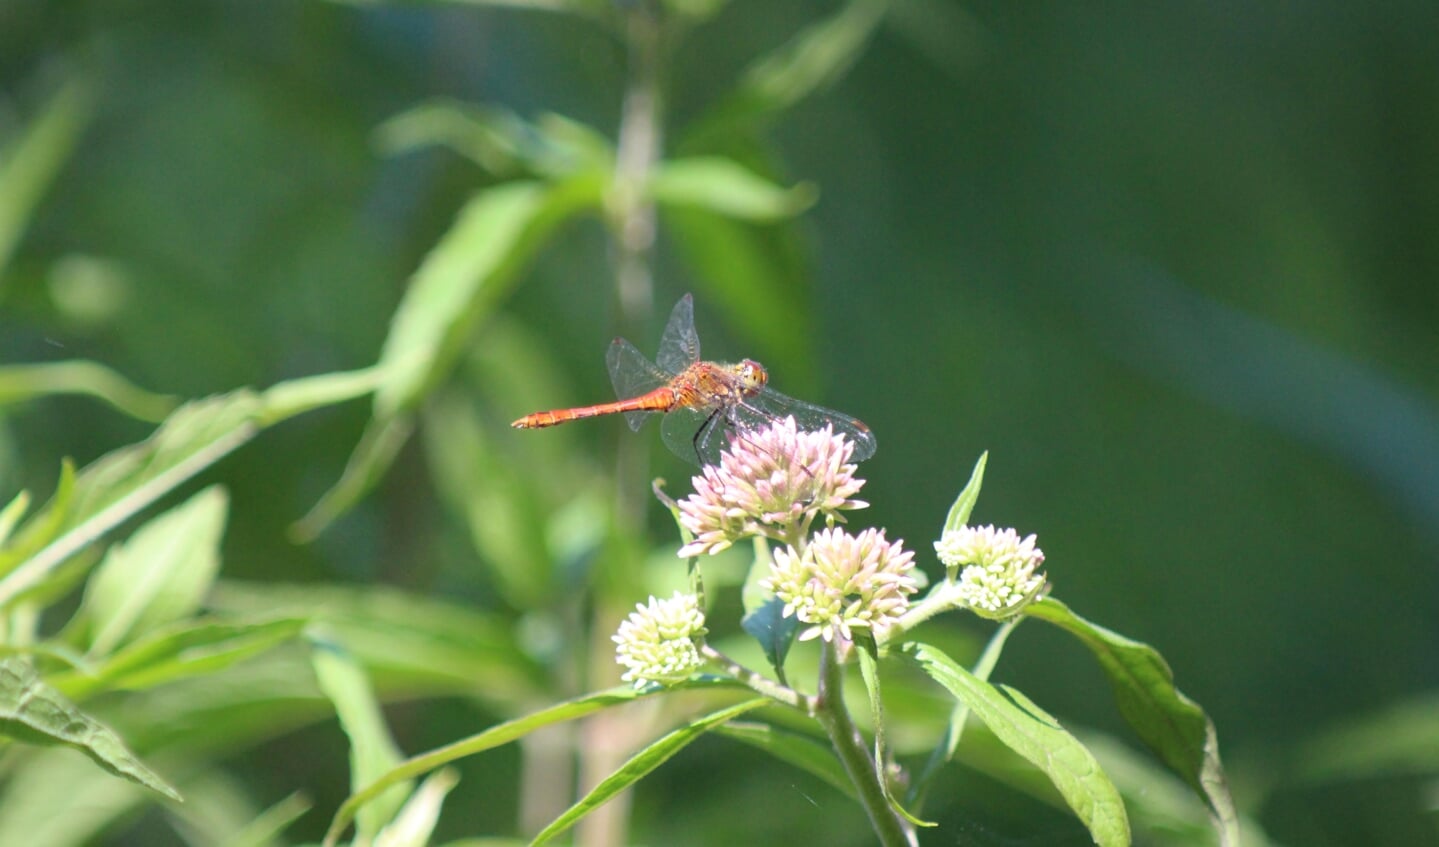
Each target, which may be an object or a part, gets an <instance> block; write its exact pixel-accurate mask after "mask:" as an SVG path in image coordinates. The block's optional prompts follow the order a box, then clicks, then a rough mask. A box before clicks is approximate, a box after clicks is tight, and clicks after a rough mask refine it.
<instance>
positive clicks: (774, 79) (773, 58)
mask: <svg viewBox="0 0 1439 847" xmlns="http://www.w3.org/2000/svg"><path fill="white" fill-rule="evenodd" d="M889 6H890V0H850V2H849V3H847V4H845V6H844V8H843V9H841V10H840V11H839V12H837V13H836V14H834V15H833V16H831V17H830V18H827V19H826V20H823V21H820V22H819V23H816V24H813V25H812V26H809V27H806V28H805V29H804V30H802V31H801V32H800V33H799V34H797V35H796V36H795V37H794V38H792V39H790V40H789V42H788V43H786V44H785V45H783V46H782V47H780V48H779V49H777V50H775V51H774V52H773V53H771V54H769V55H767V56H765V57H763V58H762V59H760V60H758V61H756V62H755V63H754V64H753V65H751V66H750V67H749V69H748V70H746V71H745V74H744V78H743V79H742V80H741V81H740V83H739V85H738V86H737V87H736V88H735V90H734V92H733V93H732V94H731V95H730V96H729V97H727V98H726V99H724V100H723V101H721V102H720V104H719V105H718V106H716V107H715V109H713V110H712V111H711V112H710V113H709V114H706V115H705V116H703V117H702V118H701V119H700V121H699V122H697V123H696V125H695V126H694V127H693V128H692V129H691V130H690V131H689V132H688V133H687V135H688V136H689V139H687V143H686V147H687V149H693V147H692V146H691V142H692V143H693V144H694V145H698V146H703V145H704V144H705V143H706V142H705V138H706V137H708V136H713V135H721V134H724V133H728V132H733V131H735V130H736V129H740V130H747V129H750V128H753V127H754V126H755V125H757V124H759V123H760V122H761V121H764V120H766V119H768V118H771V117H773V116H774V115H776V114H778V113H780V112H783V111H785V110H787V109H789V108H791V107H793V106H794V105H795V104H797V103H799V102H800V101H801V100H803V99H804V98H806V97H809V96H810V95H812V94H814V93H816V92H819V91H822V90H824V89H825V88H828V87H829V86H830V85H832V84H834V83H835V82H836V81H837V80H839V79H840V78H841V77H843V76H844V74H845V73H846V72H847V71H848V70H849V68H850V66H851V65H853V64H854V62H855V61H856V60H858V59H859V56H860V55H861V54H862V53H863V52H864V50H865V47H866V46H867V45H868V44H869V39H870V36H871V35H873V34H874V31H875V29H876V28H878V26H879V24H880V22H881V21H882V20H883V19H884V15H885V13H886V11H888V9H889Z"/></svg>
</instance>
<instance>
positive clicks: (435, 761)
mask: <svg viewBox="0 0 1439 847" xmlns="http://www.w3.org/2000/svg"><path fill="white" fill-rule="evenodd" d="M686 687H699V686H686ZM658 690H663V689H652V690H649V691H636V690H635V689H634V688H632V687H630V686H623V687H619V688H612V689H609V690H607V691H600V692H596V693H593V694H586V695H585V696H583V697H579V698H576V699H574V700H567V701H565V702H563V703H557V704H556V705H554V706H550V707H549V708H547V709H541V710H540V711H538V712H534V713H532V714H529V715H526V716H524V717H522V718H515V719H514V720H509V721H505V722H504V723H502V724H497V725H496V726H492V727H490V728H489V729H487V730H485V731H484V732H481V733H479V734H477V735H472V736H470V737H468V738H463V739H460V740H459V741H456V742H454V743H453V744H448V745H446V746H444V747H441V748H439V749H437V750H432V751H430V752H429V753H424V754H421V755H419V756H415V757H414V758H412V759H408V760H406V761H405V762H403V763H401V764H400V765H399V766H398V767H396V768H394V769H393V770H391V771H389V772H388V773H386V774H384V775H382V776H380V777H379V778H377V779H376V780H375V781H374V782H372V783H370V784H369V785H367V786H365V787H364V788H363V789H361V790H359V791H357V792H355V793H354V794H352V795H351V796H350V798H349V799H348V800H346V801H345V802H344V803H343V804H341V806H340V808H339V809H338V810H336V812H335V817H334V819H333V820H332V821H331V822H330V829H329V831H328V832H326V833H325V841H324V844H325V845H326V847H333V845H335V844H336V843H337V842H338V841H339V838H340V835H341V834H342V833H343V832H344V831H345V827H347V826H349V823H350V821H351V820H352V819H353V818H354V817H355V810H356V809H360V808H363V807H364V805H365V804H366V803H368V802H370V800H371V799H373V798H374V797H376V796H378V795H379V794H381V793H382V792H384V791H385V790H386V789H387V788H389V787H390V786H392V785H396V784H399V783H401V782H403V781H405V780H409V779H413V778H414V777H417V776H420V775H422V774H425V773H428V772H429V771H432V770H434V769H435V768H438V767H440V766H442V765H447V764H449V763H450V762H454V761H458V760H460V759H463V758H465V757H467V756H473V755H475V754H476V753H483V752H485V751H486V750H491V749H493V748H495V747H499V746H501V745H503V744H508V743H510V742H511V741H514V740H516V739H519V738H523V737H524V736H526V735H528V734H530V733H531V732H534V731H535V730H537V729H543V728H544V727H547V726H552V725H554V724H557V723H563V722H565V721H572V720H577V719H579V718H582V717H585V716H586V715H589V714H593V713H594V712H598V711H600V710H601V709H607V708H610V707H611V706H617V705H620V704H622V703H628V702H631V701H633V700H635V699H637V698H640V697H644V696H648V695H649V694H653V693H656V691H658Z"/></svg>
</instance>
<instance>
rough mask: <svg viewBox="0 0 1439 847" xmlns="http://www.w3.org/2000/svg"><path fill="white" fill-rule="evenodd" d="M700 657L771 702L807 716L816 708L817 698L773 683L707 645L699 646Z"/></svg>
mask: <svg viewBox="0 0 1439 847" xmlns="http://www.w3.org/2000/svg"><path fill="white" fill-rule="evenodd" d="M700 655H702V656H704V657H705V658H706V659H709V660H710V661H711V662H713V663H714V664H716V665H719V666H720V667H722V668H724V669H725V672H726V673H728V674H729V675H730V676H732V677H734V678H735V679H737V680H739V681H740V682H742V683H744V684H745V685H748V686H749V687H750V688H753V689H754V690H755V691H758V692H759V693H760V694H763V695H764V696H766V697H769V698H770V699H772V700H776V701H778V702H780V703H783V704H785V705H786V706H792V707H793V708H796V709H799V710H800V711H802V712H804V713H805V714H807V715H813V714H814V713H815V711H816V709H817V708H818V706H817V702H818V701H817V698H814V697H806V696H805V695H803V694H801V693H799V692H798V691H795V690H794V689H793V688H789V687H787V686H784V685H781V684H780V683H778V682H775V681H774V680H772V679H770V678H769V677H767V676H765V675H764V674H761V673H757V672H756V671H753V670H750V669H749V668H747V667H745V666H744V665H741V664H740V663H739V662H736V661H735V660H734V659H731V658H730V657H729V656H726V655H725V654H723V653H721V652H720V651H718V650H716V649H715V648H713V647H711V646H709V645H708V644H704V645H701V646H700Z"/></svg>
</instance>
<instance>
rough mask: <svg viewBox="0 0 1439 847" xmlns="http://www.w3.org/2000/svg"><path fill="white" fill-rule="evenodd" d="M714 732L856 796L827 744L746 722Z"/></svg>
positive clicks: (850, 796)
mask: <svg viewBox="0 0 1439 847" xmlns="http://www.w3.org/2000/svg"><path fill="white" fill-rule="evenodd" d="M714 731H715V734H717V735H723V736H725V737H727V738H733V739H735V740H736V741H743V742H744V743H746V744H748V745H750V746H751V747H755V748H758V749H760V750H763V751H764V752H766V753H768V754H770V755H771V756H774V757H775V758H776V759H779V760H780V761H782V762H786V763H788V764H791V765H794V766H795V767H797V768H799V769H800V770H802V771H806V772H807V773H810V774H813V775H814V776H817V777H819V778H820V779H822V780H824V781H825V782H827V783H829V784H830V785H832V786H834V788H836V789H837V790H839V791H840V792H841V793H843V794H844V795H846V796H847V797H849V798H850V799H857V798H856V797H855V793H854V783H853V782H851V781H850V779H849V776H848V775H846V774H845V772H844V766H843V765H841V764H840V762H839V759H837V758H835V755H834V749H833V748H831V747H830V746H829V745H828V744H827V743H825V742H822V741H820V740H818V739H815V738H812V737H810V736H808V735H801V734H799V733H797V732H792V731H790V730H787V729H783V728H781V727H777V726H771V725H769V724H763V723H749V722H746V721H731V722H730V723H727V724H725V725H724V726H719V727H715V730H714Z"/></svg>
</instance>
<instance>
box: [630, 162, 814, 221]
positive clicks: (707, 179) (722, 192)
mask: <svg viewBox="0 0 1439 847" xmlns="http://www.w3.org/2000/svg"><path fill="white" fill-rule="evenodd" d="M649 194H650V196H651V197H653V198H654V199H655V200H656V201H657V202H659V203H660V204H662V205H665V206H686V207H693V208H698V209H706V210H708V211H711V212H714V213H716V214H719V215H723V216H724V217H727V218H735V219H739V220H747V221H762V222H763V221H777V220H783V219H785V218H792V217H794V216H796V215H798V214H800V213H801V212H803V211H805V210H806V209H808V208H809V207H810V206H812V205H814V201H815V198H816V196H817V194H816V191H815V189H814V187H813V186H811V185H808V184H806V183H801V184H799V185H797V186H795V187H794V188H788V189H786V188H781V187H779V186H778V185H776V184H774V183H773V182H770V181H769V180H767V179H765V178H764V177H762V176H760V175H759V174H757V173H755V172H754V171H752V170H750V169H748V168H746V167H744V166H742V165H740V164H739V163H738V162H736V161H734V160H733V159H727V158H723V157H719V156H705V157H694V158H688V159H671V160H669V161H665V162H661V163H660V164H659V165H658V166H657V167H656V168H655V171H654V173H653V175H652V176H651V177H650V183H649Z"/></svg>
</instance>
